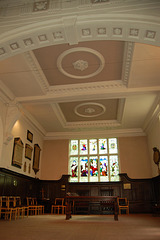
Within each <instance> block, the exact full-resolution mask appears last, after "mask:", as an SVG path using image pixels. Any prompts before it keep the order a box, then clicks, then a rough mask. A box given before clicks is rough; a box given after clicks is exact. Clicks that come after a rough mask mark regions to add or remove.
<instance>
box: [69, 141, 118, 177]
mask: <svg viewBox="0 0 160 240" xmlns="http://www.w3.org/2000/svg"><path fill="white" fill-rule="evenodd" d="M69 155H70V158H69V174H70V181H71V182H100V181H101V182H108V181H119V162H118V161H119V157H118V141H117V138H108V139H107V138H100V139H95V138H92V139H82V140H71V141H70V151H69Z"/></svg>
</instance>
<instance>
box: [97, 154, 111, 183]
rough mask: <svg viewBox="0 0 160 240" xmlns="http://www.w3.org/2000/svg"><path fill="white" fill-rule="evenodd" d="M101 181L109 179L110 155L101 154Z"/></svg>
mask: <svg viewBox="0 0 160 240" xmlns="http://www.w3.org/2000/svg"><path fill="white" fill-rule="evenodd" d="M99 161H100V181H108V180H109V175H108V156H100V159H99Z"/></svg>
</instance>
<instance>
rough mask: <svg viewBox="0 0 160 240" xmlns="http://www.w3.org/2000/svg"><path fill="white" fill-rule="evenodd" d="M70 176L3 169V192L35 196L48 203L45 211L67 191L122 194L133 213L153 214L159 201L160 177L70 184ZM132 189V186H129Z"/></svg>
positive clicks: (0, 184)
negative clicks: (46, 177)
mask: <svg viewBox="0 0 160 240" xmlns="http://www.w3.org/2000/svg"><path fill="white" fill-rule="evenodd" d="M68 179H69V175H63V176H62V178H61V179H59V180H56V181H55V180H50V181H48V180H39V179H36V178H31V177H28V176H25V175H22V174H18V173H15V172H13V171H9V170H7V169H4V168H0V195H3V196H5V195H6V196H20V197H21V198H22V200H23V199H25V198H26V197H36V198H37V199H38V200H39V202H41V203H43V204H45V205H46V212H50V206H51V204H52V203H53V202H54V199H55V198H56V197H65V196H66V193H67V192H72V193H77V194H78V195H80V196H120V197H126V198H127V199H128V200H129V203H130V212H131V213H150V212H152V209H153V206H154V204H156V203H160V176H158V177H155V178H152V179H130V178H129V177H128V176H127V174H120V179H121V181H119V182H101V183H95V182H94V183H70V182H68ZM129 188H130V189H129Z"/></svg>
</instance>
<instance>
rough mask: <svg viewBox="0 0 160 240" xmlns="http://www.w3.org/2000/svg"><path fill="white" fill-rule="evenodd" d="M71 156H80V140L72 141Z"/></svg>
mask: <svg viewBox="0 0 160 240" xmlns="http://www.w3.org/2000/svg"><path fill="white" fill-rule="evenodd" d="M70 155H78V140H71V143H70Z"/></svg>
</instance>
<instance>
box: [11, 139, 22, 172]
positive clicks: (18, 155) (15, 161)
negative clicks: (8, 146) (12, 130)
mask: <svg viewBox="0 0 160 240" xmlns="http://www.w3.org/2000/svg"><path fill="white" fill-rule="evenodd" d="M22 158H23V142H22V141H21V139H20V138H15V139H14V146H13V155H12V165H13V166H16V167H19V168H21V166H22Z"/></svg>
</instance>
